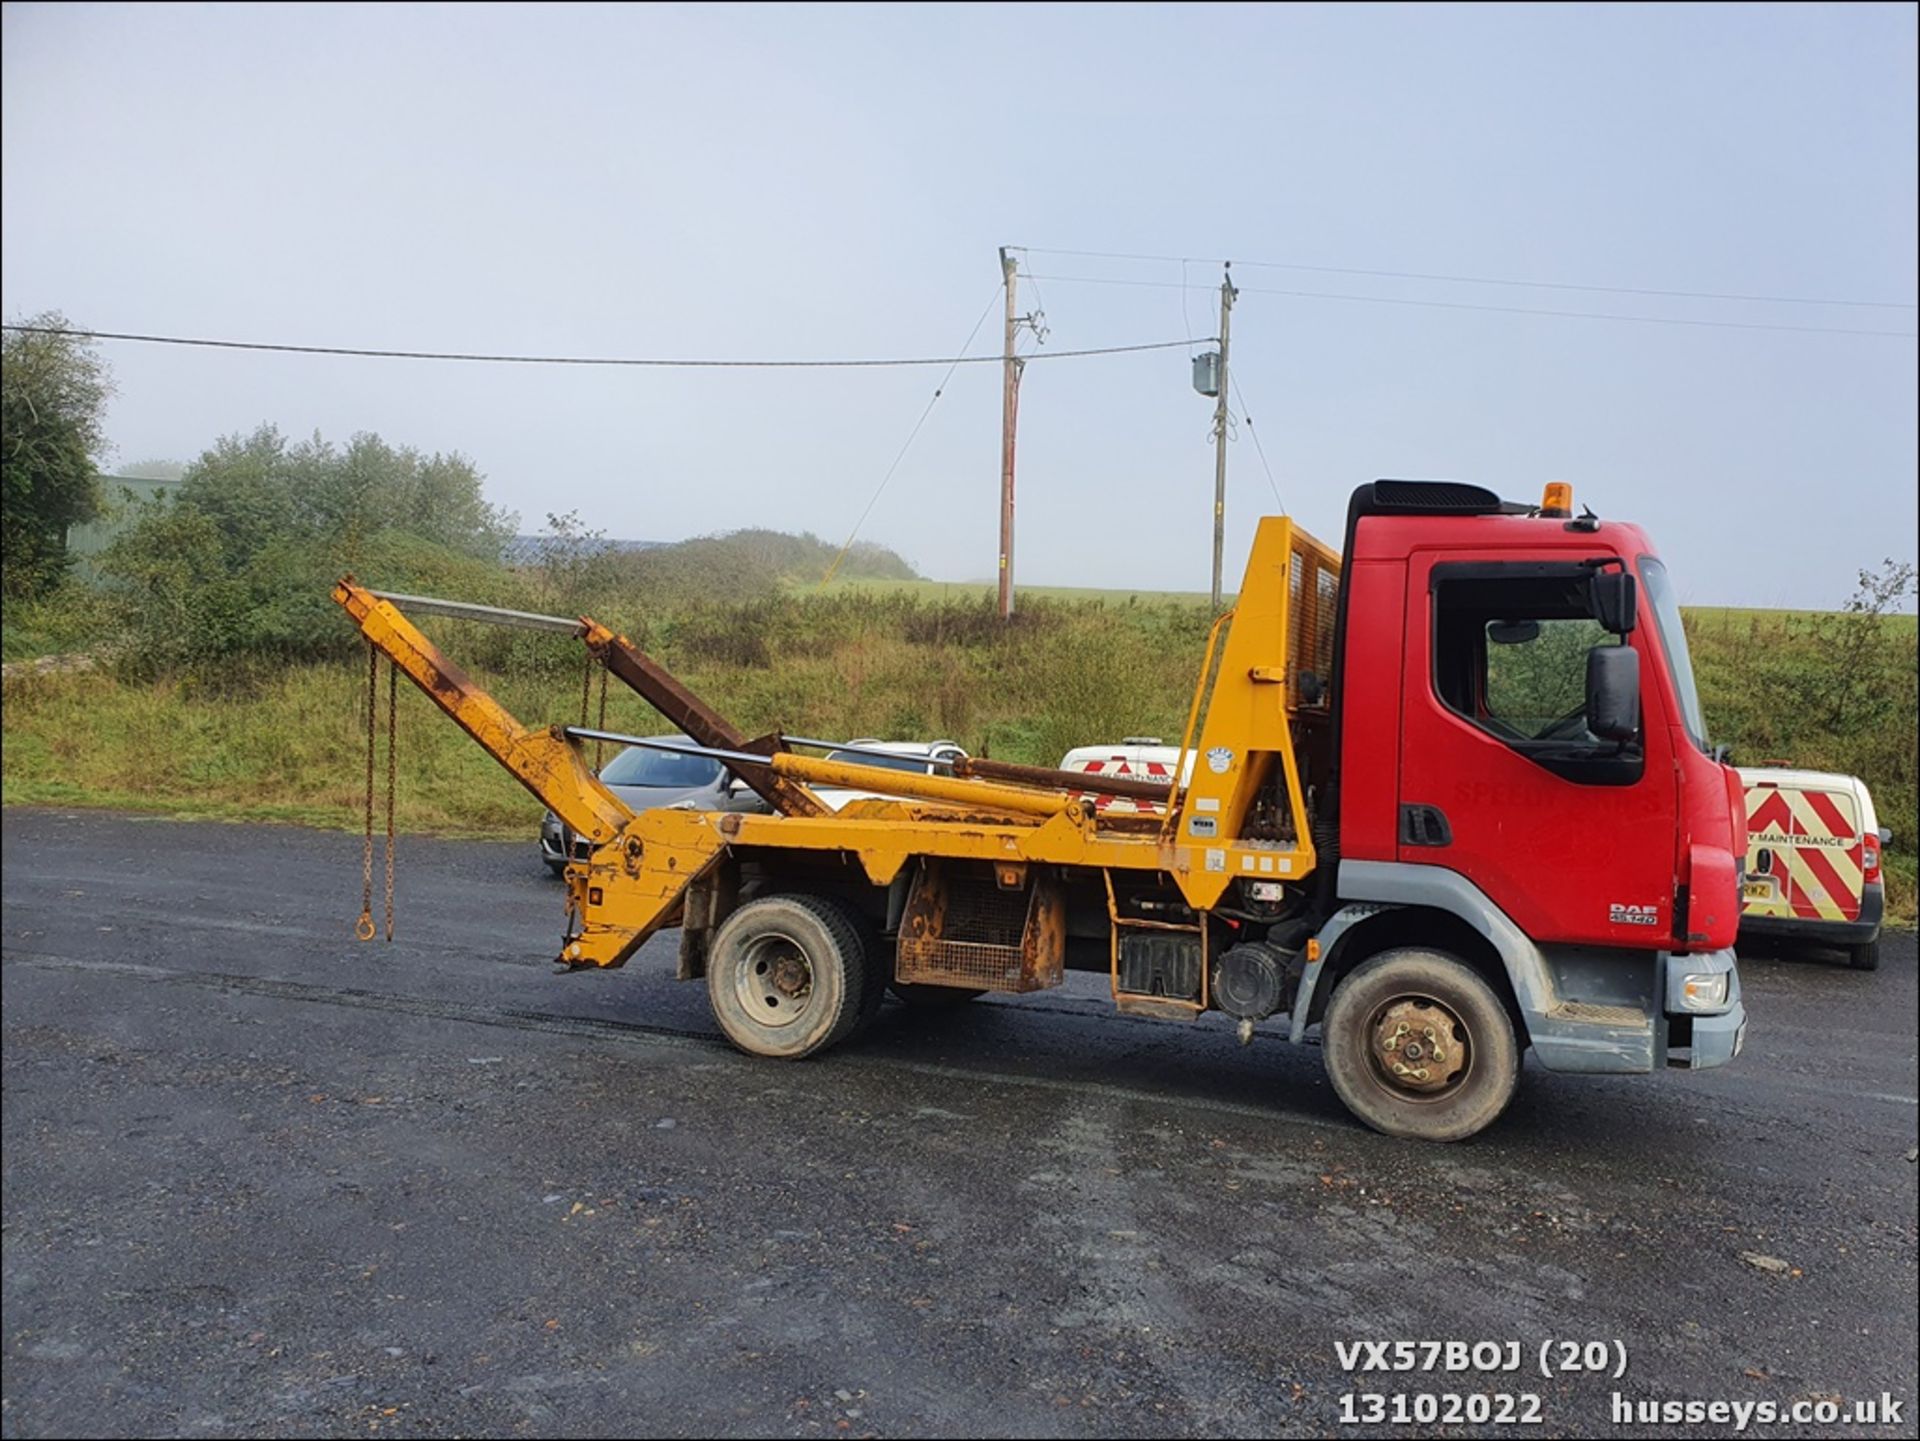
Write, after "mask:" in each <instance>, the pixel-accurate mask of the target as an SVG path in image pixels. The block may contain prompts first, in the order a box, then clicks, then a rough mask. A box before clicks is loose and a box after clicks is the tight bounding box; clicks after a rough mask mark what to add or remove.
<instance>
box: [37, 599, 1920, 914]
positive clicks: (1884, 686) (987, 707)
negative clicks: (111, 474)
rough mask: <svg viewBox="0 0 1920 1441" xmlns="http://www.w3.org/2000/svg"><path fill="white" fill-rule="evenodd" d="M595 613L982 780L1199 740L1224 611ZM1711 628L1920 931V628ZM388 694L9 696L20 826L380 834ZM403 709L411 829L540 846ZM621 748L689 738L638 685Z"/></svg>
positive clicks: (1719, 709)
mask: <svg viewBox="0 0 1920 1441" xmlns="http://www.w3.org/2000/svg"><path fill="white" fill-rule="evenodd" d="M582 608H584V609H588V610H589V611H590V612H591V613H594V614H597V615H600V616H602V618H604V619H606V620H607V621H608V622H609V623H610V624H613V625H615V626H616V627H618V628H621V629H624V630H626V631H627V632H628V633H629V634H630V635H632V636H633V637H634V639H635V640H636V641H638V642H639V643H641V644H642V645H643V646H645V647H646V648H647V649H648V650H649V651H651V652H652V653H654V654H655V655H657V656H658V657H660V658H661V659H662V660H663V661H665V662H666V663H667V664H668V665H669V666H670V667H671V668H673V669H674V670H675V671H676V672H677V673H679V674H680V675H682V676H683V678H684V679H686V681H687V682H688V683H689V684H690V685H692V686H693V687H694V689H695V690H696V691H698V692H700V693H701V694H703V695H704V696H706V697H707V698H708V699H709V700H711V701H712V703H713V704H714V705H716V706H717V707H718V708H719V709H720V710H721V711H722V712H723V713H725V714H727V715H729V716H731V717H732V718H733V719H734V720H735V721H736V722H737V723H738V724H739V725H741V726H742V727H743V728H744V729H745V730H747V731H748V732H749V733H750V734H757V733H759V732H761V731H763V730H769V729H774V728H783V729H785V730H787V731H789V732H791V733H794V734H807V735H824V736H834V737H841V736H847V737H851V736H856V735H874V736H882V737H888V738H920V739H931V738H934V737H943V738H949V739H953V740H956V741H958V742H959V743H960V744H962V745H964V746H965V747H967V749H968V750H969V751H971V752H973V753H974V754H976V755H992V756H996V757H1000V758H1003V759H1009V760H1016V761H1024V762H1029V763H1035V764H1043V765H1052V764H1055V763H1057V762H1058V760H1059V758H1060V756H1061V755H1062V754H1063V753H1064V752H1065V751H1067V750H1068V749H1070V748H1071V747H1073V746H1076V745H1082V744H1088V743H1097V742H1100V741H1103V740H1111V739H1114V738H1116V737H1119V736H1124V735H1138V734H1148V735H1162V736H1166V737H1168V738H1170V739H1171V738H1174V737H1177V736H1178V735H1179V734H1180V732H1181V729H1182V726H1183V724H1184V721H1185V716H1186V710H1187V706H1188V702H1189V699H1190V697H1191V693H1192V686H1193V681H1194V671H1195V668H1196V667H1197V665H1198V663H1199V658H1200V654H1201V651H1202V648H1203V646H1204V643H1205V636H1206V631H1207V627H1208V624H1209V621H1210V613H1209V609H1208V607H1207V604H1206V597H1205V596H1199V595H1192V594H1168V593H1164V592H1149V591H1139V592H1135V591H1076V590H1072V589H1067V588H1035V589H1033V590H1028V591H1023V592H1022V593H1021V597H1020V606H1019V609H1018V611H1017V612H1016V616H1015V619H1014V622H1013V624H1011V625H1003V624H1002V623H1001V622H1000V621H999V619H998V617H997V616H996V615H995V613H994V606H993V603H992V595H991V590H990V588H989V587H988V586H985V585H956V584H947V583H942V582H933V581H894V580H887V581H873V580H867V581H851V582H843V583H839V584H836V585H834V586H831V587H827V588H825V589H822V588H819V587H807V586H804V585H802V586H793V587H790V588H789V589H787V590H785V591H784V592H782V593H778V594H774V595H770V596H763V597H760V598H755V599H751V600H745V601H737V602H716V601H686V602H684V603H681V604H679V605H677V606H665V607H663V606H661V605H659V604H657V603H648V604H646V605H641V604H639V603H637V602H635V601H634V600H633V599H632V598H631V597H627V596H624V595H621V594H612V593H610V594H608V595H605V596H600V597H596V598H594V600H593V603H592V604H591V605H588V606H585V607H582ZM14 619H15V618H14V617H12V616H10V617H9V621H10V622H12V621H13V620H14ZM24 620H25V621H26V622H27V624H22V625H18V626H16V625H13V624H10V625H9V636H8V640H9V647H8V649H9V653H10V654H18V653H19V652H20V651H21V650H29V649H58V648H60V646H61V643H62V641H67V642H68V643H69V644H71V637H73V636H81V635H86V634H88V633H90V627H92V626H93V624H94V622H93V621H92V619H91V618H89V617H86V616H74V615H68V614H61V615H59V616H55V617H51V618H49V617H46V616H35V615H33V614H28V615H26V616H25V617H24ZM1687 624H1688V630H1689V633H1690V635H1691V637H1692V642H1693V645H1692V649H1693V656H1694V668H1695V672H1696V674H1697V676H1698V678H1699V683H1700V690H1701V695H1702V699H1703V702H1704V704H1705V706H1706V709H1707V713H1708V721H1709V726H1710V729H1711V732H1712V734H1713V736H1714V738H1715V739H1716V740H1724V741H1728V742H1731V743H1732V745H1733V746H1734V748H1735V758H1736V759H1737V760H1740V761H1742V762H1744V763H1758V762H1761V761H1766V760H1776V759H1777V760H1783V761H1787V762H1790V763H1792V764H1796V765H1804V766H1810V767H1814V768H1818V769H1830V770H1839V771H1843V772H1848V773H1851V774H1857V775H1862V776H1865V777H1866V778H1867V780H1868V782H1869V784H1870V785H1871V786H1872V788H1873V790H1874V793H1875V796H1876V799H1877V802H1878V805H1879V808H1880V813H1881V822H1882V824H1884V825H1888V826H1891V827H1892V828H1893V830H1894V832H1895V837H1896V839H1895V843H1894V846H1893V847H1892V849H1891V850H1890V852H1889V855H1888V862H1887V863H1888V870H1889V874H1890V877H1891V886H1890V894H1891V899H1892V901H1893V904H1894V905H1895V908H1896V912H1897V913H1898V914H1899V915H1901V916H1911V914H1912V897H1913V894H1914V879H1915V851H1914V840H1915V834H1916V831H1917V830H1920V817H1916V815H1915V810H1916V806H1915V799H1914V797H1915V780H1914V777H1915V745H1916V742H1915V734H1916V725H1915V689H1916V687H1915V659H1914V657H1915V642H1916V629H1915V625H1914V618H1913V617H1911V616H1895V617H1890V618H1888V619H1886V620H1884V621H1880V622H1871V621H1870V622H1866V623H1865V624H1864V625H1860V624H1854V623H1853V622H1851V621H1850V620H1849V619H1848V618H1846V617H1839V616H1831V615H1820V614H1816V613H1807V612H1787V611H1763V610H1735V609H1709V610H1699V611H1691V612H1689V613H1688V615H1687ZM429 629H430V630H431V631H433V633H434V634H435V635H436V637H438V638H440V639H441V640H442V641H443V643H444V644H445V645H446V646H447V649H448V650H449V652H450V653H452V654H453V655H455V656H456V657H459V658H461V659H462V660H463V661H464V662H469V663H471V664H470V668H471V669H472V671H473V673H474V675H475V677H476V679H479V680H480V681H481V682H482V683H483V684H484V685H486V686H487V687H488V688H489V689H491V690H493V691H494V693H495V694H496V695H498V696H499V698H500V699H501V700H502V701H503V702H505V703H506V704H507V706H508V707H509V708H510V709H512V710H513V711H514V712H515V713H516V714H517V715H519V716H520V718H521V719H522V720H523V721H526V722H529V723H549V722H555V721H575V722H577V721H578V720H579V719H580V717H581V711H580V704H581V701H580V696H581V683H582V674H581V669H580V667H581V660H580V657H579V655H578V651H577V647H575V646H574V645H573V644H572V643H571V642H569V641H566V640H564V639H561V638H554V637H541V636H528V635H527V634H526V633H524V632H500V631H491V630H484V631H483V630H481V629H479V628H477V627H472V626H468V625H463V624H461V623H458V622H435V623H432V624H430V625H429ZM95 633H97V632H95ZM364 688H365V671H364V668H363V666H362V665H361V664H358V663H341V662H338V661H305V662H300V663H286V664H275V663H273V662H271V661H268V660H265V659H263V658H260V657H257V656H256V657H251V658H245V659H236V660H229V661H223V662H220V663H218V664H210V665H202V666H198V667H187V668H183V669H181V670H179V671H177V672H173V673H163V674H161V675H160V676H158V677H157V678H155V677H152V676H148V677H146V678H140V677H138V676H137V675H136V674H135V673H133V672H129V671H128V670H127V669H126V668H125V667H124V666H115V665H111V664H109V665H105V666H102V667H100V668H98V669H96V670H94V671H91V672H84V673H52V674H27V675H19V674H15V675H12V676H10V677H9V678H8V680H7V682H6V687H5V742H6V743H5V747H4V751H3V752H0V796H3V798H4V800H5V801H6V803H8V804H11V805H23V804H34V805H61V806H113V807H122V808H128V809H135V810H146V811H153V812H157V813H161V814H167V815H182V816H203V817H223V818H230V819H253V820H282V821H299V822H304V823H308V824H317V825H324V826H341V827H355V826H357V825H358V824H359V823H360V815H361V807H362V805H363V803H364V790H363V788H364V765H365V756H364V749H363V748H364V745H365V736H364V729H363V727H364V721H363V717H364V704H365V701H364ZM595 705H596V707H597V701H596V702H595ZM400 710H401V739H400V747H399V771H400V778H401V784H400V788H399V822H400V825H401V827H402V828H403V829H405V830H409V831H424V832H437V833H441V834H449V835H467V836H474V835H501V836H508V835H526V836H530V835H531V834H532V830H533V826H534V824H535V822H536V821H537V819H538V816H539V813H540V806H539V803H538V802H537V801H535V800H534V799H533V798H532V797H531V796H530V795H528V794H527V793H526V792H525V791H523V790H521V789H520V788H519V786H518V785H517V783H515V782H514V781H513V780H512V779H511V778H510V777H509V776H508V775H507V774H506V772H504V771H503V770H502V769H500V767H499V766H497V765H496V764H495V763H494V762H493V761H492V760H491V759H490V758H489V757H488V756H487V755H486V754H485V753H484V752H482V751H481V750H480V749H479V747H477V746H475V745H474V744H473V743H472V742H471V741H469V740H468V739H467V738H466V736H465V735H464V734H462V733H461V732H460V731H459V730H458V729H457V728H456V727H454V726H452V725H449V724H447V723H446V722H445V720H444V719H443V718H442V717H441V716H440V715H439V714H438V712H437V711H435V710H434V709H433V707H432V706H431V705H430V704H429V703H428V702H427V701H426V699H425V698H424V697H422V696H420V695H418V694H416V693H415V692H413V691H412V690H411V689H410V688H405V687H403V688H402V700H401V707H400ZM596 718H597V711H596ZM607 724H608V725H609V727H610V728H612V729H615V730H626V731H633V732H638V733H643V734H652V733H657V732H659V731H661V730H663V729H665V727H664V725H663V723H662V722H661V721H660V720H659V718H658V717H657V716H656V715H654V714H653V713H652V712H651V711H649V710H648V709H647V708H646V707H644V706H643V705H642V704H641V703H640V702H639V701H638V700H637V699H636V698H634V697H632V696H631V695H629V694H627V693H626V692H625V691H624V690H623V689H622V688H621V687H619V686H618V685H617V684H616V685H615V686H613V687H612V689H611V692H610V696H609V707H608V713H607Z"/></svg>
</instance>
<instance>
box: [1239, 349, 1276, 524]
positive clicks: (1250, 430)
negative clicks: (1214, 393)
mask: <svg viewBox="0 0 1920 1441" xmlns="http://www.w3.org/2000/svg"><path fill="white" fill-rule="evenodd" d="M1227 384H1229V385H1231V386H1232V387H1233V395H1234V399H1236V400H1238V401H1239V402H1240V418H1241V419H1242V420H1244V421H1246V423H1247V434H1248V435H1250V436H1252V437H1253V448H1254V450H1255V451H1256V452H1257V453H1258V454H1259V456H1260V468H1261V469H1262V470H1264V471H1265V472H1266V473H1267V486H1268V488H1269V489H1270V490H1272V491H1273V503H1274V504H1275V505H1277V506H1279V507H1280V514H1282V515H1285V514H1286V513H1287V503H1286V502H1285V501H1284V500H1282V499H1281V498H1280V483H1279V482H1278V481H1276V480H1275V479H1274V478H1273V467H1272V466H1270V465H1268V464H1267V448H1266V447H1265V446H1264V445H1262V444H1261V443H1260V432H1259V431H1258V430H1257V429H1255V428H1254V424H1253V417H1252V416H1251V415H1249V414H1247V397H1246V395H1245V394H1244V393H1242V391H1241V389H1240V380H1239V378H1238V377H1237V376H1235V375H1233V374H1232V373H1231V372H1229V373H1228V375H1227Z"/></svg>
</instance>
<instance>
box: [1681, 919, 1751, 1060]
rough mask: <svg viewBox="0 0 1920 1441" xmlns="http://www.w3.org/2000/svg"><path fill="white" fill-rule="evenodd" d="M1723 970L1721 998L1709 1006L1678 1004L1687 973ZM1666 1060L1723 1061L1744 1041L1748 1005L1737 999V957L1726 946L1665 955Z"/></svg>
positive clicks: (1738, 1048)
mask: <svg viewBox="0 0 1920 1441" xmlns="http://www.w3.org/2000/svg"><path fill="white" fill-rule="evenodd" d="M1722 972H1723V973H1725V975H1726V977H1727V999H1726V1004H1725V1005H1724V1006H1723V1007H1721V1008H1720V1009H1717V1010H1714V1011H1695V1010H1689V1009H1688V1008H1687V1007H1686V1005H1685V1004H1683V997H1684V996H1685V994H1686V989H1685V986H1686V978H1687V977H1688V976H1699V975H1713V974H1715V973H1722ZM1666 1022H1667V1048H1666V1049H1667V1064H1668V1065H1669V1066H1683V1067H1686V1068H1688V1069H1690V1070H1695V1071H1704V1070H1707V1069H1709V1068H1711V1067H1713V1066H1724V1065H1726V1063H1727V1062H1728V1061H1731V1060H1732V1059H1733V1058H1734V1057H1735V1056H1737V1055H1739V1054H1740V1049H1741V1047H1742V1046H1744V1045H1745V1044H1746V1041H1747V1007H1746V1003H1745V1002H1744V1001H1742V1000H1741V999H1740V966H1739V960H1738V958H1737V957H1736V956H1735V955H1734V953H1733V951H1732V950H1731V949H1729V950H1724V951H1705V952H1702V953H1699V954H1696V955H1691V956H1669V957H1668V958H1667V1014H1666Z"/></svg>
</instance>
